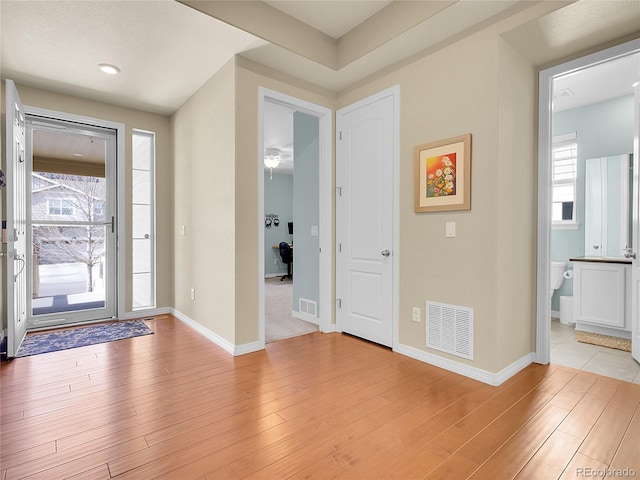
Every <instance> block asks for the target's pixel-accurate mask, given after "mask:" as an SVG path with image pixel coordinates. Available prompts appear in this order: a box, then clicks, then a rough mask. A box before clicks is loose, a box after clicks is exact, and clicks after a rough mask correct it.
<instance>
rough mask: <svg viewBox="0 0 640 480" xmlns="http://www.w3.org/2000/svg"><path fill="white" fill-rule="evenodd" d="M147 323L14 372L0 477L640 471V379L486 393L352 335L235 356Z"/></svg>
mask: <svg viewBox="0 0 640 480" xmlns="http://www.w3.org/2000/svg"><path fill="white" fill-rule="evenodd" d="M147 323H148V325H149V326H150V327H151V328H152V329H153V330H154V331H155V335H148V336H145V337H138V338H135V339H129V340H121V341H118V342H112V343H107V344H102V345H96V346H91V347H84V348H80V349H74V350H67V351H63V352H57V353H51V354H45V355H39V356H34V357H27V358H20V359H16V360H14V361H12V362H10V363H8V364H7V363H4V364H2V366H1V370H0V373H1V375H2V376H1V387H2V393H1V395H2V396H1V399H2V407H1V412H0V413H1V428H2V432H1V446H0V447H1V455H2V456H1V462H2V463H1V466H0V472H1V473H0V479H2V480H7V479H11V480H13V479H18V478H29V479H30V480H35V479H46V480H53V479H63V478H73V479H76V480H78V479H108V478H118V479H136V480H140V479H141V480H147V479H152V478H163V479H169V478H171V479H181V480H182V479H198V480H202V479H208V480H214V479H215V480H219V479H237V478H247V477H248V478H260V479H284V478H296V479H298V478H318V479H326V478H341V479H377V478H380V479H386V478H397V479H414V478H415V479H420V478H429V479H463V478H473V479H498V480H500V479H510V478H517V479H527V480H528V479H536V478H540V479H545V480H547V479H552V478H586V477H591V476H592V475H593V473H595V472H594V471H595V470H598V469H599V470H603V469H606V468H608V467H610V468H611V469H624V468H627V469H633V470H635V472H636V476H640V455H639V453H640V451H639V450H638V445H640V410H639V407H638V405H639V403H640V385H634V384H631V383H626V382H622V381H618V380H613V379H611V378H606V377H601V376H598V375H595V374H591V373H588V372H583V371H579V370H574V369H571V368H566V367H556V366H541V365H531V366H529V367H527V368H526V369H525V370H523V371H522V372H520V373H519V374H517V375H516V376H514V377H513V378H511V379H510V380H508V381H507V382H505V383H504V384H503V385H501V386H500V387H490V386H488V385H485V384H482V383H480V382H477V381H474V380H470V379H468V378H465V377H462V376H459V375H456V374H453V373H449V372H447V371H445V370H441V369H438V368H436V367H432V366H430V365H427V364H424V363H421V362H418V361H415V360H412V359H410V358H407V357H405V356H402V355H399V354H395V353H392V352H391V351H390V350H387V349H385V348H382V347H378V346H375V345H371V344H368V343H366V342H364V341H361V340H358V339H355V338H352V337H349V336H346V335H341V334H324V335H323V334H320V333H313V334H309V335H305V336H302V337H296V338H292V339H288V340H284V341H281V342H275V343H272V344H269V345H268V346H267V349H266V351H262V352H256V353H253V354H249V355H243V356H240V357H235V358H233V357H231V356H230V355H229V354H227V353H226V352H224V351H223V350H222V349H220V348H218V347H217V346H215V345H214V344H212V343H211V342H209V341H208V340H206V339H205V338H204V337H202V336H200V335H199V334H198V333H196V332H195V331H193V330H191V329H190V328H188V327H186V326H185V325H183V324H182V323H181V322H180V321H178V320H175V319H174V318H173V317H169V318H165V319H158V320H154V321H149V322H147ZM587 469H592V470H590V471H588V470H587ZM628 471H629V470H627V472H628ZM588 474H589V475H588ZM618 476H620V475H618Z"/></svg>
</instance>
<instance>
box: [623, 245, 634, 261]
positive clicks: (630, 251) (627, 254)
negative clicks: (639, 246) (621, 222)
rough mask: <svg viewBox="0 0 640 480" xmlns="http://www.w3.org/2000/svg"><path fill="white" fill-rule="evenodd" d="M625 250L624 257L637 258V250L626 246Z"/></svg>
mask: <svg viewBox="0 0 640 480" xmlns="http://www.w3.org/2000/svg"><path fill="white" fill-rule="evenodd" d="M625 250H626V251H625V252H624V258H633V259H635V258H636V252H634V251H633V250H631V249H630V248H626V249H625Z"/></svg>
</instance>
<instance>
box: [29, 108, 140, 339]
mask: <svg viewBox="0 0 640 480" xmlns="http://www.w3.org/2000/svg"><path fill="white" fill-rule="evenodd" d="M24 110H25V116H26V117H45V118H50V119H53V120H62V121H66V122H73V123H78V124H81V125H83V124H84V125H90V126H95V127H100V128H107V129H110V130H114V131H115V132H116V166H115V168H116V175H115V179H114V181H115V182H116V185H115V190H116V239H115V255H116V262H115V270H116V272H115V281H116V291H115V295H116V312H115V315H116V318H124V315H125V295H126V284H127V279H126V276H125V274H126V271H127V270H126V258H127V253H129V252H127V251H126V244H127V242H126V238H127V237H126V222H125V215H126V205H125V179H126V176H125V142H126V137H125V132H126V128H125V125H124V124H123V123H119V122H112V121H110V120H103V119H99V118H94V117H88V116H84V115H76V114H72V113H66V112H60V111H56V110H49V109H46V108H40V107H32V106H28V105H25V106H24ZM27 200H28V202H29V204H30V203H31V200H30V199H27ZM29 211H30V209H29ZM30 317H31V314H29V315H28V318H30ZM104 320H105V319H99V320H95V322H103V321H104ZM93 322H94V321H80V322H76V323H68V324H65V326H70V325H76V324H88V323H93ZM44 328H51V327H44ZM29 330H30V331H34V330H38V328H34V329H29Z"/></svg>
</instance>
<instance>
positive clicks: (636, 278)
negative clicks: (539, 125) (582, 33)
mask: <svg viewBox="0 0 640 480" xmlns="http://www.w3.org/2000/svg"><path fill="white" fill-rule="evenodd" d="M638 68H639V70H640V66H638ZM634 132H635V134H634V137H635V138H634V142H633V233H632V235H633V240H632V241H633V245H632V246H633V251H634V252H635V253H633V252H628V253H627V254H626V255H630V256H632V257H633V260H632V263H631V272H632V273H631V302H632V303H631V355H632V356H633V358H635V359H636V361H638V362H640V259H639V258H638V252H640V248H639V247H640V171H639V169H640V158H638V157H640V86H636V90H635V126H634Z"/></svg>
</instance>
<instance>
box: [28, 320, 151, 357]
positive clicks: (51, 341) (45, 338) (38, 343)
mask: <svg viewBox="0 0 640 480" xmlns="http://www.w3.org/2000/svg"><path fill="white" fill-rule="evenodd" d="M152 333H153V330H151V329H150V328H149V327H147V326H146V325H145V323H144V322H143V321H141V320H127V321H123V322H112V323H107V324H104V325H96V326H94V327H82V328H74V329H69V330H57V331H55V332H50V333H38V334H31V335H27V336H26V337H25V339H24V341H23V342H22V345H21V346H20V350H18V353H17V354H16V357H28V356H30V355H39V354H41V353H49V352H57V351H59V350H68V349H70V348H78V347H86V346H87V345H96V344H98V343H107V342H113V341H115V340H123V339H125V338H132V337H140V336H142V335H151V334H152Z"/></svg>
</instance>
